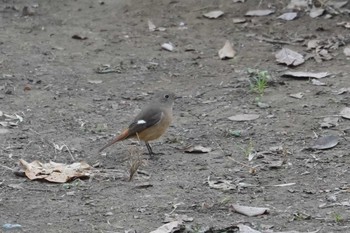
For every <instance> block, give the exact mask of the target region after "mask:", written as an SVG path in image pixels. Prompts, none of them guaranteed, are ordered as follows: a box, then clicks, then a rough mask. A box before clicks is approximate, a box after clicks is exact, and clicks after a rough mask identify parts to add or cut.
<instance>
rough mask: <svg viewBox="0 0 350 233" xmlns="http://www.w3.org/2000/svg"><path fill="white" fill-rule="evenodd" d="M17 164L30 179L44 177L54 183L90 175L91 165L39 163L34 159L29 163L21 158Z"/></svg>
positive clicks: (80, 163)
mask: <svg viewBox="0 0 350 233" xmlns="http://www.w3.org/2000/svg"><path fill="white" fill-rule="evenodd" d="M19 164H20V166H21V168H22V169H23V171H24V173H25V175H26V176H27V177H28V178H29V179H30V180H37V179H44V180H47V181H50V182H54V183H65V182H68V181H71V180H73V179H76V178H87V177H89V176H90V175H91V166H90V165H89V164H87V163H86V162H76V163H73V164H63V163H55V162H52V161H50V162H49V163H41V162H39V161H38V160H35V161H33V162H31V163H28V162H26V161H25V160H23V159H20V160H19Z"/></svg>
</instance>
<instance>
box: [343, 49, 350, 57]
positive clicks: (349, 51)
mask: <svg viewBox="0 0 350 233" xmlns="http://www.w3.org/2000/svg"><path fill="white" fill-rule="evenodd" d="M343 53H344V55H345V56H347V57H350V47H345V48H344V50H343Z"/></svg>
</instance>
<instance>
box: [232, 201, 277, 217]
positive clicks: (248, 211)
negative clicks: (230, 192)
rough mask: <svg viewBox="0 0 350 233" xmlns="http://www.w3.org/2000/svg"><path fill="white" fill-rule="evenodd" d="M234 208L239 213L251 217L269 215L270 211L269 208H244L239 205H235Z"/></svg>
mask: <svg viewBox="0 0 350 233" xmlns="http://www.w3.org/2000/svg"><path fill="white" fill-rule="evenodd" d="M232 208H233V210H234V211H236V212H237V213H240V214H243V215H246V216H249V217H254V216H259V215H263V214H267V213H268V212H269V211H270V210H269V208H261V207H251V206H242V205H238V204H233V205H232Z"/></svg>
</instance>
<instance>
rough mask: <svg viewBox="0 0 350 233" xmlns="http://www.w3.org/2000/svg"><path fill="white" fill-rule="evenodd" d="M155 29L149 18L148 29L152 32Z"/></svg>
mask: <svg viewBox="0 0 350 233" xmlns="http://www.w3.org/2000/svg"><path fill="white" fill-rule="evenodd" d="M156 29H157V27H156V25H154V23H153V22H152V21H151V20H148V30H149V31H150V32H154V31H155V30H156Z"/></svg>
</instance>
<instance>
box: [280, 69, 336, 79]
mask: <svg viewBox="0 0 350 233" xmlns="http://www.w3.org/2000/svg"><path fill="white" fill-rule="evenodd" d="M329 75H330V73H328V72H317V73H314V72H304V71H287V72H285V73H284V74H282V77H288V76H289V77H293V78H316V79H321V78H325V77H327V76H329Z"/></svg>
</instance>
